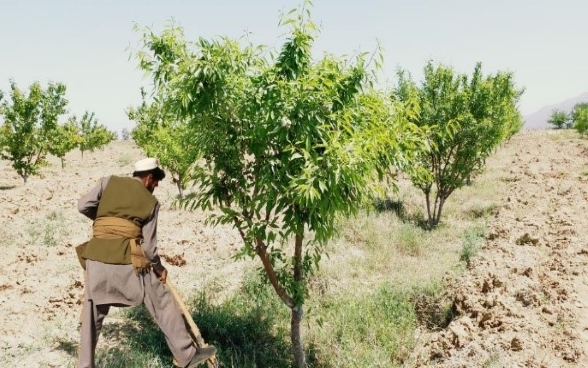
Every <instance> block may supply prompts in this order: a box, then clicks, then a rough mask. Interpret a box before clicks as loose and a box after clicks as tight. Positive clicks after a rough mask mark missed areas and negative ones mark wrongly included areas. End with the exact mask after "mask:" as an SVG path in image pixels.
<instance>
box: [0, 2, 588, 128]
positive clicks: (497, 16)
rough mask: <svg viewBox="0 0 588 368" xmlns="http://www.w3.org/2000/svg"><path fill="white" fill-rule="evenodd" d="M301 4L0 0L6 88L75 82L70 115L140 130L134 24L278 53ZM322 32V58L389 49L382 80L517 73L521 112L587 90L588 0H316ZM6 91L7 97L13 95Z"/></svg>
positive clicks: (0, 55) (0, 78)
mask: <svg viewBox="0 0 588 368" xmlns="http://www.w3.org/2000/svg"><path fill="white" fill-rule="evenodd" d="M301 4H302V1H301V0H300V1H294V0H266V1H261V0H248V1H237V0H215V1H196V0H193V1H187V0H165V1H164V0H160V1H154V0H141V1H140V0H101V1H89V0H69V1H66V0H36V1H33V0H18V1H9V0H0V90H1V91H3V92H5V94H7V92H8V91H9V87H10V80H14V81H15V82H16V83H17V84H18V86H19V87H20V88H23V89H26V88H28V86H29V85H30V84H31V83H32V82H34V81H38V82H40V83H41V84H42V85H43V86H46V84H47V83H48V82H50V81H52V82H63V83H64V84H65V85H66V86H67V92H66V98H67V99H68V100H69V104H68V110H69V114H75V115H78V116H81V115H82V114H83V113H84V111H86V110H88V111H91V112H94V113H95V114H96V117H97V118H98V120H99V122H100V123H101V124H104V125H106V126H107V127H108V128H109V129H111V130H115V131H119V132H120V131H121V130H122V129H123V128H127V129H129V130H130V129H132V128H133V127H134V123H133V122H131V121H129V120H128V118H127V116H126V113H125V110H126V109H127V108H128V107H130V106H135V105H137V104H139V103H140V99H141V97H140V88H141V87H148V86H149V85H150V80H149V78H148V77H146V76H145V75H144V73H143V72H142V71H140V70H139V68H138V63H137V60H136V59H135V58H134V57H133V50H135V51H136V50H138V49H139V48H140V47H141V44H140V36H141V35H140V34H139V33H138V32H136V31H134V25H135V24H136V25H139V26H141V27H144V26H146V27H150V28H152V29H153V30H155V31H156V32H157V31H160V30H161V29H163V27H165V25H166V24H167V23H168V22H169V21H170V20H172V19H173V20H174V21H175V23H176V24H177V25H179V26H181V27H183V28H184V32H185V35H186V38H187V39H188V40H196V39H198V38H199V37H204V38H212V37H217V36H228V37H231V38H235V39H236V38H240V37H242V36H244V35H248V38H249V40H250V41H251V42H252V43H254V44H257V45H261V44H263V45H267V46H269V47H271V48H274V49H276V50H278V49H279V48H280V46H281V45H282V44H283V42H284V41H285V38H284V36H285V35H286V34H287V31H288V29H287V28H284V27H280V26H279V24H278V22H279V19H280V15H281V14H283V13H286V12H288V11H289V10H291V9H293V8H295V7H297V6H299V5H301ZM310 11H311V16H312V20H313V21H314V22H315V23H316V24H317V25H318V26H319V29H320V33H319V35H318V37H317V38H316V41H315V43H314V46H313V53H314V55H316V56H317V58H318V57H320V56H321V55H322V54H323V53H324V52H328V53H331V54H334V55H337V56H341V57H345V56H346V55H347V56H348V57H349V56H351V55H355V54H357V53H358V52H370V53H371V52H373V51H375V50H376V48H377V46H378V45H380V47H381V48H382V49H383V55H384V64H383V69H382V71H381V76H380V77H381V79H380V82H381V85H382V86H392V85H393V83H394V81H395V74H396V70H397V69H398V68H401V69H404V70H406V71H408V72H410V73H411V75H412V76H413V78H414V79H415V80H417V81H420V79H421V78H422V70H423V67H424V66H425V64H426V63H427V62H428V61H429V60H431V61H433V62H434V63H443V64H446V65H450V66H452V67H453V68H454V69H455V70H456V71H457V72H460V73H468V74H471V72H472V71H473V69H474V66H475V64H476V62H481V63H482V70H483V71H484V73H496V72H497V71H509V72H512V73H513V74H514V76H515V83H516V85H517V86H518V87H521V88H524V89H525V93H524V94H523V96H522V97H521V100H520V103H519V109H520V111H521V113H522V114H523V115H528V114H531V113H533V112H535V111H537V110H539V109H541V108H542V107H544V106H546V105H552V104H557V103H559V102H562V101H564V100H566V99H569V98H573V97H576V96H578V95H580V94H582V93H584V92H587V91H588V44H587V43H588V42H587V40H588V39H587V36H588V21H586V14H588V1H586V0H550V1H547V0H467V1H466V0H460V1H457V0H437V1H434V0H402V1H399V0H363V1H356V0H355V1H354V0H347V1H344V0H341V1H336V0H314V2H313V5H312V7H311V8H310ZM6 97H7V96H5V98H6Z"/></svg>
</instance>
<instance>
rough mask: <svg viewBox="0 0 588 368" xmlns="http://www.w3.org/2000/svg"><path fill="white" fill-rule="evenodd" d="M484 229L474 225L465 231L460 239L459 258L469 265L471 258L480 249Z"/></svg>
mask: <svg viewBox="0 0 588 368" xmlns="http://www.w3.org/2000/svg"><path fill="white" fill-rule="evenodd" d="M484 236H485V230H484V228H482V227H481V226H475V227H473V228H470V229H468V230H467V231H466V232H465V235H464V236H463V240H462V247H461V253H460V256H459V259H460V260H461V261H464V262H465V263H466V265H467V266H468V267H469V266H470V262H471V261H472V259H473V258H474V257H475V256H476V255H477V254H478V252H479V251H480V249H482V242H483V240H484Z"/></svg>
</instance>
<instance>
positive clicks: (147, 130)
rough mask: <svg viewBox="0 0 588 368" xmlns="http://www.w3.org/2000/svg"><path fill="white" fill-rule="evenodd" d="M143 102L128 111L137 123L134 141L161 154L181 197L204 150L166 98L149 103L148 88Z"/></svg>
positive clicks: (142, 92)
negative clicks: (175, 116)
mask: <svg viewBox="0 0 588 368" xmlns="http://www.w3.org/2000/svg"><path fill="white" fill-rule="evenodd" d="M141 94H142V96H143V102H142V104H141V105H140V106H139V107H137V108H130V109H129V110H128V111H127V114H128V116H129V119H130V120H133V121H135V122H136V123H137V126H136V127H135V129H133V131H132V136H133V140H134V141H135V142H136V143H137V145H138V146H139V147H141V148H142V149H143V150H144V151H145V153H146V154H147V155H148V156H152V157H157V158H158V160H159V162H160V163H161V165H162V166H163V167H165V168H167V169H168V170H169V171H170V173H171V175H172V180H173V182H174V183H175V184H176V186H177V188H178V193H179V196H180V199H183V198H184V190H185V189H186V185H187V184H188V182H189V180H190V176H189V170H190V168H191V167H192V166H193V165H194V163H195V162H196V161H197V160H198V157H199V156H198V155H199V152H200V150H199V149H198V147H197V146H196V145H195V144H194V143H193V141H192V134H191V133H190V128H189V127H188V126H187V124H186V122H185V121H183V122H182V121H181V120H174V118H173V117H172V116H170V113H169V111H168V110H169V109H168V108H167V107H166V106H165V104H166V103H167V104H169V102H165V103H164V101H163V100H158V101H156V102H153V103H151V104H149V103H148V102H147V101H146V99H145V93H144V91H141Z"/></svg>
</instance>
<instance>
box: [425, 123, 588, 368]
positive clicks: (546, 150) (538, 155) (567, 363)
mask: <svg viewBox="0 0 588 368" xmlns="http://www.w3.org/2000/svg"><path fill="white" fill-rule="evenodd" d="M587 147H588V144H587V142H586V141H585V140H579V139H577V138H575V137H574V136H573V135H571V134H563V135H562V134H561V133H555V132H553V131H538V132H537V131H535V132H523V133H521V134H519V135H517V136H515V137H514V138H513V139H512V141H510V142H509V143H508V144H507V145H506V146H505V147H503V148H502V149H501V150H500V151H499V153H498V154H497V156H496V157H493V158H492V160H491V162H489V164H490V165H500V167H501V168H502V170H503V176H502V177H501V178H499V180H502V181H505V182H507V184H508V192H505V193H504V195H503V198H500V202H499V204H500V208H499V210H498V213H497V214H496V216H495V218H494V219H493V221H492V222H491V225H490V229H489V231H488V234H487V236H486V244H485V246H484V248H483V250H482V251H481V252H480V254H479V255H478V257H477V258H475V259H474V260H473V261H472V262H471V264H470V267H469V269H468V270H467V271H466V272H465V273H464V274H463V275H460V276H458V277H449V278H448V280H447V281H448V282H449V284H450V288H449V290H448V293H447V296H448V297H449V298H451V299H452V300H453V301H454V303H455V307H456V311H457V313H458V316H457V318H456V319H455V320H453V321H452V322H451V323H450V325H449V326H448V327H447V328H445V329H443V330H441V331H436V332H432V333H431V332H427V333H423V334H422V335H421V336H420V345H419V348H418V349H417V351H416V352H415V353H416V354H417V356H418V364H417V366H434V367H588V355H587V354H588V268H587V265H588V233H587V231H586V230H587V229H588V216H587V215H586V207H587V204H588V185H587V184H588V148H587Z"/></svg>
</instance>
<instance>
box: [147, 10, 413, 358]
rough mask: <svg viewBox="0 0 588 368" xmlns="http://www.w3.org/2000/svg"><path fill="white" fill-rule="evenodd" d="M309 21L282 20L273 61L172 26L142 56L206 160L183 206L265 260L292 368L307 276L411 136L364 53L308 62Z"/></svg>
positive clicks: (150, 38) (298, 353) (300, 353)
mask: <svg viewBox="0 0 588 368" xmlns="http://www.w3.org/2000/svg"><path fill="white" fill-rule="evenodd" d="M306 14H307V13H305V12H304V11H303V12H301V13H300V14H298V15H297V16H296V17H294V18H292V19H286V20H285V21H284V23H285V24H287V25H289V26H291V33H290V37H289V39H288V40H287V41H286V42H285V44H284V45H283V46H282V48H281V50H280V52H279V53H278V54H277V58H276V59H275V60H274V59H272V60H267V59H265V58H264V57H263V56H262V55H266V54H262V51H263V49H262V48H257V47H253V46H250V45H249V46H246V47H240V43H239V42H236V41H232V40H229V39H227V38H221V39H214V40H206V39H202V38H201V39H199V40H198V41H197V42H196V43H195V44H194V45H195V50H192V49H190V48H189V47H188V43H186V42H185V41H184V38H183V34H182V31H181V29H180V28H178V27H170V28H168V29H166V30H165V31H164V32H163V33H162V34H161V35H160V36H159V35H155V34H153V33H152V32H150V31H147V32H145V34H144V45H145V48H146V49H147V51H143V52H140V53H139V54H138V56H139V60H140V65H141V66H142V68H143V69H144V70H146V71H147V72H148V73H149V74H150V75H151V77H152V78H153V81H154V85H155V86H156V91H155V96H156V99H157V100H159V101H165V104H166V105H167V107H168V108H169V111H172V112H173V113H174V115H175V118H176V120H178V121H186V122H187V124H188V128H189V129H190V134H191V137H192V138H191V139H192V141H191V142H192V145H193V146H194V147H196V148H197V149H198V150H200V152H201V157H202V158H203V166H196V165H195V166H193V179H195V181H196V183H197V184H198V188H199V191H198V192H197V193H196V198H195V200H194V201H191V202H187V206H188V207H189V208H197V207H198V208H202V209H210V208H212V207H213V206H218V207H219V208H220V210H221V211H222V213H221V214H219V215H214V214H212V215H210V216H211V217H210V220H211V221H212V222H213V223H214V224H217V223H228V224H232V225H233V226H234V227H235V228H236V229H237V231H238V232H239V234H240V235H241V238H242V240H243V249H242V251H241V253H240V255H241V256H251V257H258V258H259V259H260V261H261V264H262V269H263V271H264V273H265V275H266V276H267V280H268V281H269V282H270V283H271V285H272V286H273V288H274V290H275V291H276V293H277V295H278V296H279V298H280V299H281V301H282V302H283V303H284V305H286V306H287V307H288V308H289V309H290V311H291V320H290V327H291V330H290V338H291V342H292V353H293V358H294V362H295V363H294V365H295V366H297V367H305V366H306V360H305V354H304V350H303V343H302V334H301V327H302V325H301V321H302V314H303V307H304V300H305V298H306V296H307V288H306V280H307V277H308V275H309V274H311V273H312V272H313V270H315V269H316V267H318V265H319V262H320V260H321V257H322V255H323V252H324V250H323V245H324V244H325V242H326V241H327V240H328V239H330V238H331V237H332V236H333V234H334V233H335V230H336V229H335V220H336V218H337V217H338V216H348V215H351V214H354V213H355V212H356V211H357V210H358V209H359V208H361V206H362V205H363V204H364V203H365V201H366V200H367V198H369V194H370V193H372V191H371V189H372V188H373V187H374V185H373V182H372V180H373V179H374V178H375V177H377V176H375V174H376V173H378V168H379V167H384V165H381V163H382V161H387V162H388V163H389V162H391V161H393V160H394V159H397V160H398V161H401V157H400V156H398V154H400V153H401V152H400V151H401V149H400V147H401V144H407V145H408V144H409V143H408V142H415V141H416V139H415V137H412V136H411V134H412V133H407V132H408V131H409V130H407V127H408V126H410V124H409V123H408V122H407V121H406V120H405V119H401V118H397V116H396V115H393V114H394V110H393V107H392V106H391V104H390V103H389V101H386V100H385V99H384V98H383V97H382V96H381V95H380V94H378V93H376V92H375V91H373V90H372V89H371V88H370V85H371V83H373V76H372V74H370V73H368V72H367V71H366V68H365V63H364V61H363V60H364V59H363V57H364V55H361V56H359V57H358V58H357V59H355V60H339V59H337V58H335V57H333V56H331V55H325V56H324V57H323V59H321V60H319V61H317V62H313V60H312V58H311V45H312V42H313V40H314V35H315V31H314V26H313V24H312V23H310V22H309V21H308V20H307V18H305V15H306ZM401 141H402V142H403V143H401ZM394 155H397V156H395V157H391V156H394ZM288 244H291V245H292V247H291V248H290V249H288Z"/></svg>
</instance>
